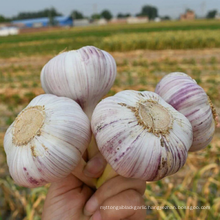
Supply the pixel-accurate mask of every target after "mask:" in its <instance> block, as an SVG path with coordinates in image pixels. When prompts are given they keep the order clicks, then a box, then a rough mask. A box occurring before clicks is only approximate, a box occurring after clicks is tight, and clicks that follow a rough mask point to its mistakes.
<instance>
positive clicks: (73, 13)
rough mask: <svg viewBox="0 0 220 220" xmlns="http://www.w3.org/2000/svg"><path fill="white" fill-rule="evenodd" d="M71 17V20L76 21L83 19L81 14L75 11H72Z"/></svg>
mask: <svg viewBox="0 0 220 220" xmlns="http://www.w3.org/2000/svg"><path fill="white" fill-rule="evenodd" d="M71 16H72V18H73V19H76V20H77V19H83V18H84V16H83V14H82V13H81V12H79V11H76V10H74V11H72V13H71Z"/></svg>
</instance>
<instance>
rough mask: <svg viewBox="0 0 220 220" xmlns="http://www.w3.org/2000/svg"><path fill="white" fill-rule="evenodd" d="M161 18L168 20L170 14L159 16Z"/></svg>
mask: <svg viewBox="0 0 220 220" xmlns="http://www.w3.org/2000/svg"><path fill="white" fill-rule="evenodd" d="M161 19H162V20H170V16H168V15H165V16H163V17H161Z"/></svg>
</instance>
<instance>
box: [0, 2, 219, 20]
mask: <svg viewBox="0 0 220 220" xmlns="http://www.w3.org/2000/svg"><path fill="white" fill-rule="evenodd" d="M147 4H149V5H153V6H156V7H157V8H158V10H159V15H162V16H164V15H170V16H171V17H173V18H176V17H178V16H179V14H180V13H182V12H184V10H185V9H186V8H190V9H193V10H194V11H195V12H196V14H197V15H199V16H201V15H203V16H204V15H205V14H206V13H207V11H209V10H212V9H217V10H218V11H219V12H220V0H111V1H110V0H0V15H3V16H6V17H10V16H15V15H17V14H18V13H19V12H28V11H39V10H43V9H45V8H50V7H55V8H56V9H57V11H59V12H61V13H62V14H63V15H69V14H70V12H71V11H72V10H78V11H80V12H82V13H83V14H84V15H85V16H90V15H91V14H93V13H94V12H97V13H99V12H101V11H102V10H103V9H109V10H110V11H111V12H112V14H113V15H114V16H116V15H117V14H118V13H119V12H121V13H131V14H133V15H135V14H137V13H139V12H140V11H141V7H142V6H143V5H147Z"/></svg>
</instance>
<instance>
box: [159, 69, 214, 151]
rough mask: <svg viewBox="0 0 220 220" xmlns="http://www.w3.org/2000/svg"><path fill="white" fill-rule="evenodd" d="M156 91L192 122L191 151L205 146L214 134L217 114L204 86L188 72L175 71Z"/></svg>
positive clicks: (161, 82)
mask: <svg viewBox="0 0 220 220" xmlns="http://www.w3.org/2000/svg"><path fill="white" fill-rule="evenodd" d="M155 92H156V93H157V94H158V95H160V96H161V97H162V98H163V99H164V100H165V101H166V102H168V103H169V104H170V105H172V106H173V107H174V108H175V109H176V110H177V111H179V112H181V113H182V114H183V115H185V116H186V117H187V118H188V120H189V121H190V122H191V124H192V127H193V143H192V146H191V148H190V149H189V151H198V150H201V149H203V148H205V147H206V146H207V145H208V144H209V143H210V142H211V140H212V137H213V135H214V132H215V118H216V117H217V114H216V111H215V108H214V107H213V104H212V102H211V101H210V99H209V97H208V96H207V94H206V92H205V91H204V90H203V88H202V87H200V86H199V85H198V84H197V83H196V81H195V80H193V79H192V78H191V77H190V76H188V75H187V74H185V73H179V72H175V73H170V74H168V75H166V76H165V77H164V78H163V79H162V80H161V81H160V82H159V83H158V84H157V87H156V90H155Z"/></svg>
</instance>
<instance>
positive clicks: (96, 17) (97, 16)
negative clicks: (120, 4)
mask: <svg viewBox="0 0 220 220" xmlns="http://www.w3.org/2000/svg"><path fill="white" fill-rule="evenodd" d="M91 18H92V19H93V20H97V19H100V18H101V15H100V14H93V15H92V16H91Z"/></svg>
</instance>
